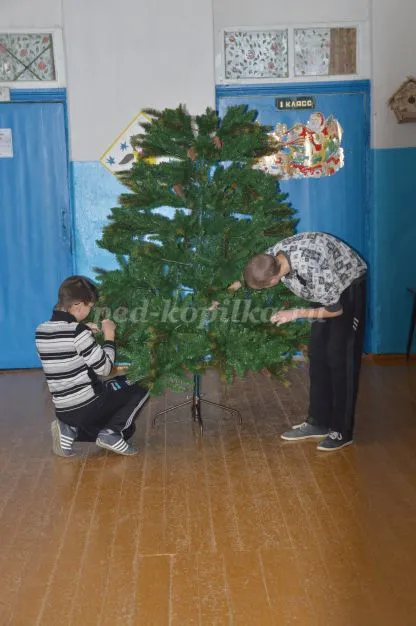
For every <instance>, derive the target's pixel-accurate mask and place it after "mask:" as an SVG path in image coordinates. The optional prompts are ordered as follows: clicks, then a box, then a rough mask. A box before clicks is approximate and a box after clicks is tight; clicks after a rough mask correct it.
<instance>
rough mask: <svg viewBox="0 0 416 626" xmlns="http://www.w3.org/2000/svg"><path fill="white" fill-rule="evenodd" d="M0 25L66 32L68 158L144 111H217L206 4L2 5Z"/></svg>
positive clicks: (91, 148)
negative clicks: (180, 106) (213, 108)
mask: <svg viewBox="0 0 416 626" xmlns="http://www.w3.org/2000/svg"><path fill="white" fill-rule="evenodd" d="M61 9H62V13H61ZM0 27H2V28H4V29H6V30H7V27H10V28H41V27H46V28H49V27H62V28H63V35H64V46H65V52H66V74H67V87H68V97H69V114H70V138H71V155H72V159H73V160H82V161H96V160H98V159H99V157H100V156H101V154H102V153H103V152H104V150H105V149H106V148H107V147H108V146H109V145H110V143H111V142H112V141H113V140H114V139H115V138H116V137H117V135H118V134H119V133H120V132H121V131H122V130H123V128H124V127H125V126H127V124H128V123H129V122H130V120H131V119H132V118H133V117H134V116H135V115H136V114H137V113H138V112H139V111H140V109H142V108H145V107H156V108H165V107H174V106H176V105H178V104H180V103H185V104H186V105H187V106H188V108H189V110H190V111H191V112H192V113H197V112H201V111H203V110H204V109H205V108H206V107H207V106H214V103H215V85H214V53H213V40H214V38H213V17H212V3H211V0H198V1H197V2H196V1H195V0H159V1H158V2H155V1H153V2H152V1H151V0H122V1H121V2H117V1H116V0H62V3H61V1H58V0H13V1H11V0H0Z"/></svg>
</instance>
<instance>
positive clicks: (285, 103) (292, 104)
mask: <svg viewBox="0 0 416 626" xmlns="http://www.w3.org/2000/svg"><path fill="white" fill-rule="evenodd" d="M315 105H316V102H315V98H313V97H312V96H299V97H296V96H295V97H294V98H276V107H277V109H278V110H279V111H287V110H292V109H293V110H294V109H296V110H297V111H299V110H302V109H314V108H315Z"/></svg>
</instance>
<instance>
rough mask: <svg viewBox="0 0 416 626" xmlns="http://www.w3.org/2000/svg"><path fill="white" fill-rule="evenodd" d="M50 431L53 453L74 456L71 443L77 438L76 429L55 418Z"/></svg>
mask: <svg viewBox="0 0 416 626" xmlns="http://www.w3.org/2000/svg"><path fill="white" fill-rule="evenodd" d="M51 431H52V450H53V453H54V454H56V455H57V456H75V452H74V451H73V449H72V444H73V443H74V441H75V439H76V438H77V434H78V429H77V428H75V426H68V424H64V423H63V422H61V421H60V420H58V419H56V420H53V422H52V424H51Z"/></svg>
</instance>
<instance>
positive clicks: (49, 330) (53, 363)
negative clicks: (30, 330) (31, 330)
mask: <svg viewBox="0 0 416 626" xmlns="http://www.w3.org/2000/svg"><path fill="white" fill-rule="evenodd" d="M36 348H37V351H38V354H39V358H40V360H41V362H42V367H43V371H44V372H45V376H46V380H47V383H48V387H49V391H50V392H51V394H52V399H53V402H54V405H55V411H56V413H57V415H62V414H63V413H66V412H68V411H76V410H78V409H82V408H84V407H85V406H87V405H88V404H91V403H92V402H94V401H95V400H96V399H97V398H98V393H97V392H98V388H99V382H98V377H97V375H98V376H108V375H109V374H110V372H111V369H112V367H113V364H114V360H115V352H116V347H115V344H114V342H113V341H106V342H105V343H104V344H103V345H102V346H100V345H99V344H98V343H97V342H96V341H95V339H94V337H93V334H92V332H91V330H90V329H89V328H88V326H85V324H82V323H80V322H77V321H76V319H75V317H73V315H71V314H70V313H66V312H65V311H57V310H54V312H53V315H52V318H51V320H50V321H48V322H44V323H43V324H40V325H39V326H38V327H37V329H36Z"/></svg>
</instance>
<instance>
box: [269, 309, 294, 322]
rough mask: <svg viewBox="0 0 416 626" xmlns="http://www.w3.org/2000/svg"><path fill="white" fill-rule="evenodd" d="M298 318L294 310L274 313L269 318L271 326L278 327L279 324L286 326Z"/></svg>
mask: <svg viewBox="0 0 416 626" xmlns="http://www.w3.org/2000/svg"><path fill="white" fill-rule="evenodd" d="M298 317H299V315H298V311H297V310H296V309H286V310H284V311H276V313H273V315H272V316H271V318H270V321H271V323H272V324H276V325H277V326H280V325H281V324H287V323H288V322H294V321H295V320H297V319H298Z"/></svg>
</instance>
